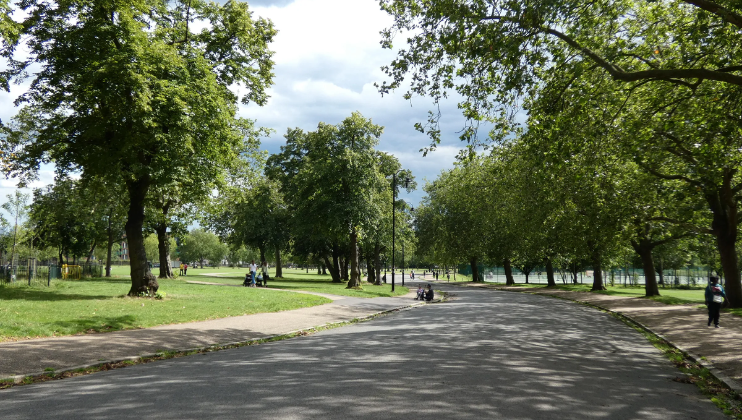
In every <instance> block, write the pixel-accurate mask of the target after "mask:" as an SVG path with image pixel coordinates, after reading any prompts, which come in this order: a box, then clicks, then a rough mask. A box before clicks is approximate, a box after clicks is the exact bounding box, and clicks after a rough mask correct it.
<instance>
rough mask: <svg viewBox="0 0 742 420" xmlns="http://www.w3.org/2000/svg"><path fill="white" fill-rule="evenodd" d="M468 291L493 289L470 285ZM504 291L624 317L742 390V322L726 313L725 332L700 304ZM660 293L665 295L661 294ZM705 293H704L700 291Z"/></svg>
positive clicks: (536, 290) (537, 290) (560, 292)
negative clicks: (710, 366) (708, 364)
mask: <svg viewBox="0 0 742 420" xmlns="http://www.w3.org/2000/svg"><path fill="white" fill-rule="evenodd" d="M467 287H492V286H491V285H484V286H482V285H481V284H480V285H474V284H473V283H470V284H467ZM495 288H497V289H500V290H509V291H519V292H527V293H536V294H542V295H551V296H556V297H561V298H566V299H570V300H575V301H582V302H586V303H590V304H592V305H596V306H600V307H602V308H605V309H609V310H611V311H614V312H618V313H621V314H623V315H626V316H628V317H630V318H631V319H633V320H635V321H637V322H639V323H641V324H642V325H644V326H646V327H648V328H649V329H651V330H652V331H654V332H655V333H658V334H660V335H662V336H663V337H664V338H666V339H667V340H669V341H670V342H672V343H673V344H675V345H677V346H678V347H680V348H682V349H683V350H685V351H687V352H689V353H691V354H692V355H694V356H695V357H696V358H698V357H700V356H703V357H705V358H706V359H708V361H710V362H711V363H712V364H713V366H715V367H716V368H718V369H719V370H721V371H722V372H723V373H724V374H725V375H727V376H729V377H730V378H732V379H733V380H734V381H735V382H736V384H734V385H736V387H737V389H738V392H739V391H740V390H742V386H740V384H741V383H742V318H740V317H737V316H733V315H731V314H726V313H722V315H721V319H720V324H721V328H718V329H717V328H714V327H713V326H712V327H709V326H708V325H707V321H708V311H707V310H706V309H705V307H702V308H699V307H698V306H699V305H697V304H688V305H665V304H663V303H659V302H655V301H653V300H650V299H642V298H638V297H623V296H611V295H604V294H600V293H587V292H569V291H564V290H550V289H546V288H523V287H504V286H495ZM660 293H662V291H661V290H660ZM699 293H703V291H699Z"/></svg>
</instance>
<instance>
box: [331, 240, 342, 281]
mask: <svg viewBox="0 0 742 420" xmlns="http://www.w3.org/2000/svg"><path fill="white" fill-rule="evenodd" d="M329 266H330V264H328V267H329ZM341 266H342V264H341V263H340V250H339V249H338V246H337V244H333V245H332V267H331V268H330V274H332V281H333V283H342V281H343V279H342V275H341V274H342V273H341V268H340V267H341Z"/></svg>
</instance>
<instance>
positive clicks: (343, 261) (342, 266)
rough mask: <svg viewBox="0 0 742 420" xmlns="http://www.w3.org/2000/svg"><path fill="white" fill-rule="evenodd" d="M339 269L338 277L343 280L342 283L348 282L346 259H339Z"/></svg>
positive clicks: (345, 257) (344, 257)
mask: <svg viewBox="0 0 742 420" xmlns="http://www.w3.org/2000/svg"><path fill="white" fill-rule="evenodd" d="M340 269H341V270H342V272H341V273H340V277H341V278H342V279H343V281H349V280H350V279H349V278H348V257H347V256H343V257H340Z"/></svg>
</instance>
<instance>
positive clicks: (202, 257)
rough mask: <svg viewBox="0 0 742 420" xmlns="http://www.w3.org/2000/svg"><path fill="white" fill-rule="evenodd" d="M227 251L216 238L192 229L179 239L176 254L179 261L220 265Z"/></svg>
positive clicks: (211, 234) (209, 233)
mask: <svg viewBox="0 0 742 420" xmlns="http://www.w3.org/2000/svg"><path fill="white" fill-rule="evenodd" d="M228 251H229V249H228V247H227V245H225V244H224V243H222V241H221V240H220V239H219V237H218V236H216V235H214V234H213V233H211V232H207V231H204V230H203V229H194V230H192V231H191V232H190V233H189V234H188V235H186V236H184V237H183V238H182V239H181V244H180V247H179V248H178V252H179V254H180V259H181V261H184V262H193V261H197V262H200V263H201V265H202V266H203V264H204V262H205V261H206V260H208V261H209V262H210V263H211V264H212V265H219V264H221V261H222V259H224V257H225V256H226V255H227V253H228Z"/></svg>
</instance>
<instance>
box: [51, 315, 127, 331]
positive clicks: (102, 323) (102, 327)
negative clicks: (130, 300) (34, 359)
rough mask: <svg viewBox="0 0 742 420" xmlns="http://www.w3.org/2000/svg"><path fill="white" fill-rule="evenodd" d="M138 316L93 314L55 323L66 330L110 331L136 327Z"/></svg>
mask: <svg viewBox="0 0 742 420" xmlns="http://www.w3.org/2000/svg"><path fill="white" fill-rule="evenodd" d="M135 322H136V318H135V317H134V316H132V315H122V316H91V317H86V318H84V319H82V318H78V319H74V320H70V321H58V322H55V323H53V325H55V326H56V327H58V328H60V329H62V330H66V331H79V332H87V333H93V332H108V331H118V330H125V329H132V328H134V327H135V326H136V325H135Z"/></svg>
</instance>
